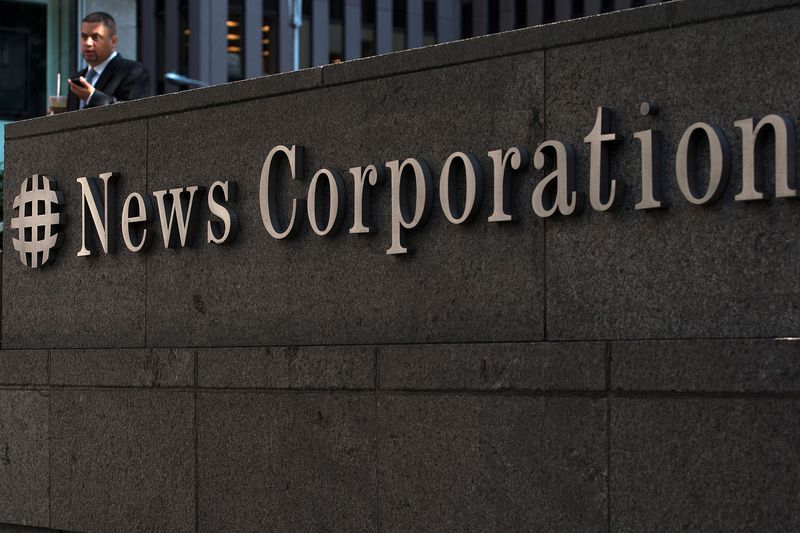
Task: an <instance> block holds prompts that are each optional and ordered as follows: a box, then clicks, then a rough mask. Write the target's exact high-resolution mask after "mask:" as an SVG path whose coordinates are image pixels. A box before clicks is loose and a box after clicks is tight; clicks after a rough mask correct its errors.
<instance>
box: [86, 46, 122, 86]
mask: <svg viewBox="0 0 800 533" xmlns="http://www.w3.org/2000/svg"><path fill="white" fill-rule="evenodd" d="M115 57H117V51H116V50H114V51H113V52H111V55H110V56H108V57H107V58H106V60H105V61H103V62H102V63H100V64H99V65H97V66H96V67H92V66H89V67H87V69H86V71H87V72H88V71H89V69H90V68H92V69H94V71H95V72H97V76H96V77H95V78H94V79H95V81H97V80H99V79H100V75H101V74H102V73H103V71H104V70H105V69H106V67H107V66H108V64H109V63H111V60H112V59H114V58H115Z"/></svg>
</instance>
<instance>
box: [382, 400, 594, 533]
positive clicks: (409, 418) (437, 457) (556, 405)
mask: <svg viewBox="0 0 800 533" xmlns="http://www.w3.org/2000/svg"><path fill="white" fill-rule="evenodd" d="M379 428H380V429H379V431H380V435H379V448H378V457H379V465H378V478H379V482H380V500H379V503H380V516H381V531H605V530H606V525H607V519H606V516H607V515H606V505H607V500H606V436H605V431H606V409H605V401H602V400H592V399H584V398H532V397H524V396H498V395H477V396H476V395H472V396H466V395H463V396H462V395H450V394H448V395H440V394H439V395H433V394H430V395H428V394H413V395H409V394H406V395H389V394H387V395H381V396H380V399H379Z"/></svg>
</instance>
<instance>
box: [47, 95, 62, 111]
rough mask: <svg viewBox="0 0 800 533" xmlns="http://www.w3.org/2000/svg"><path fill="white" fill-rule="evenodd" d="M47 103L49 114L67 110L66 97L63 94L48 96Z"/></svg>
mask: <svg viewBox="0 0 800 533" xmlns="http://www.w3.org/2000/svg"><path fill="white" fill-rule="evenodd" d="M47 103H48V104H49V106H50V108H49V109H50V111H49V112H50V114H52V115H55V114H57V113H63V112H64V111H66V110H67V97H66V95H65V96H48V97H47Z"/></svg>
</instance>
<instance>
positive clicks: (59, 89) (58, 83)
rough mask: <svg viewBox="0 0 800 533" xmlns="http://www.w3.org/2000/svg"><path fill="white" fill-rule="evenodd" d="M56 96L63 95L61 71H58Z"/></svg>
mask: <svg viewBox="0 0 800 533" xmlns="http://www.w3.org/2000/svg"><path fill="white" fill-rule="evenodd" d="M56 96H61V73H60V72H58V73H56Z"/></svg>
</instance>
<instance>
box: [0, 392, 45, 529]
mask: <svg viewBox="0 0 800 533" xmlns="http://www.w3.org/2000/svg"><path fill="white" fill-rule="evenodd" d="M47 411H48V398H47V394H46V393H45V392H40V391H14V390H0V522H9V523H14V524H20V525H29V526H47V525H48V520H49V518H50V517H49V512H48V506H47V505H48V493H47V488H48V475H47V461H48V445H47V435H48V419H47Z"/></svg>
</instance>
